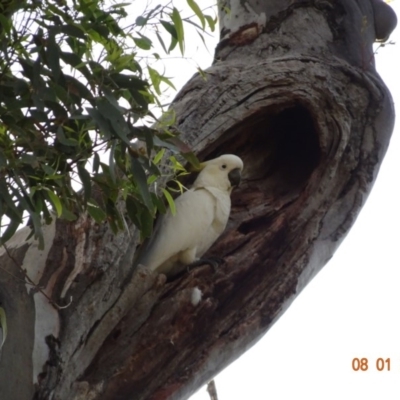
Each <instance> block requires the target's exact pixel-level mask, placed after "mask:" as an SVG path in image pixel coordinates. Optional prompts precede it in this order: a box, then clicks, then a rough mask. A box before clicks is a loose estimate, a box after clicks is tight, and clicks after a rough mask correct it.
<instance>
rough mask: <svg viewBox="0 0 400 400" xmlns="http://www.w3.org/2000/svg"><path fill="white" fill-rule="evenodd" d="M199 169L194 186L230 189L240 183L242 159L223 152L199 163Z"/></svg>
mask: <svg viewBox="0 0 400 400" xmlns="http://www.w3.org/2000/svg"><path fill="white" fill-rule="evenodd" d="M200 166H201V171H200V173H199V176H198V177H197V179H196V180H195V182H194V184H193V186H194V187H207V186H210V187H215V188H218V189H221V190H227V191H229V192H230V191H231V190H232V189H233V187H235V186H238V185H239V183H240V178H241V172H242V171H243V161H242V160H241V159H240V158H239V157H238V156H235V155H234V154H224V155H222V156H220V157H218V158H214V159H213V160H209V161H205V162H203V163H201V164H200Z"/></svg>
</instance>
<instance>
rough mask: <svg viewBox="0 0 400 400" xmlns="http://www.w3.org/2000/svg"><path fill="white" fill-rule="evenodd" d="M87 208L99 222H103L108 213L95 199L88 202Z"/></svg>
mask: <svg viewBox="0 0 400 400" xmlns="http://www.w3.org/2000/svg"><path fill="white" fill-rule="evenodd" d="M87 209H88V213H89V215H90V216H91V217H92V218H93V219H94V220H95V221H96V222H97V223H98V224H100V223H102V222H103V221H104V220H105V219H106V217H107V214H106V213H105V212H104V211H103V210H102V209H101V208H100V207H99V206H98V205H97V204H96V203H95V201H94V200H93V199H90V202H88V204H87Z"/></svg>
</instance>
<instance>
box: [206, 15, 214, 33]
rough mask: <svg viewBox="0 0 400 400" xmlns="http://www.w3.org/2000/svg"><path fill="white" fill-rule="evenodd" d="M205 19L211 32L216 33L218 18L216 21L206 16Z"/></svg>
mask: <svg viewBox="0 0 400 400" xmlns="http://www.w3.org/2000/svg"><path fill="white" fill-rule="evenodd" d="M204 17H205V19H206V20H207V22H208V26H209V27H210V29H211V32H214V31H215V26H216V24H217V19H216V18H215V19H214V18H213V17H211V16H210V15H205V16H204Z"/></svg>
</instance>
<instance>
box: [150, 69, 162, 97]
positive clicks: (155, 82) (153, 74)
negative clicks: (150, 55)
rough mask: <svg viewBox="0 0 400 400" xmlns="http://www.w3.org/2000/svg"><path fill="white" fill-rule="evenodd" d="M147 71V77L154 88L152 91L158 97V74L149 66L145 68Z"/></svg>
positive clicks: (159, 78) (159, 79)
mask: <svg viewBox="0 0 400 400" xmlns="http://www.w3.org/2000/svg"><path fill="white" fill-rule="evenodd" d="M147 69H148V70H149V76H150V80H151V83H152V84H153V86H154V90H155V91H156V93H157V94H158V95H159V96H160V95H161V90H160V83H161V77H160V74H159V73H158V72H157V71H156V70H155V69H153V68H151V67H150V66H147Z"/></svg>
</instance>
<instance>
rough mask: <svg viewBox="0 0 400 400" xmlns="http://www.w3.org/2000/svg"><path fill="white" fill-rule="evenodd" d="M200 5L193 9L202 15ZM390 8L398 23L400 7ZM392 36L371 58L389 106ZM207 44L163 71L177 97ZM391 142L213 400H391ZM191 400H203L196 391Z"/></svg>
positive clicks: (395, 294)
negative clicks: (292, 295)
mask: <svg viewBox="0 0 400 400" xmlns="http://www.w3.org/2000/svg"><path fill="white" fill-rule="evenodd" d="M185 3H186V1H185V0H178V1H176V0H175V2H174V4H176V5H177V7H179V6H180V5H182V6H184V5H185ZM209 3H213V1H210V0H199V1H198V4H199V5H201V6H202V7H205V6H206V4H209ZM391 5H392V7H393V8H394V9H395V10H396V12H397V14H398V15H400V1H397V0H396V1H393V2H392V3H391ZM399 32H400V27H399V28H398V29H397V31H395V33H394V34H393V35H392V36H391V40H392V41H394V42H396V43H397V44H395V45H387V46H385V47H384V48H381V49H380V50H379V53H378V55H377V57H376V63H377V68H378V71H379V73H380V74H381V76H382V78H383V79H384V81H385V82H386V84H387V85H388V87H389V88H390V90H391V92H392V95H393V98H394V102H395V105H397V104H398V103H399V101H400V83H399V80H400V75H399V71H400V69H399V61H400V48H399V46H400V43H399V42H400V40H399ZM215 36H216V37H215V38H214V39H212V40H210V41H209V45H208V46H209V50H210V52H209V53H207V51H205V50H204V48H203V45H202V43H201V41H200V40H198V38H197V35H196V36H193V41H192V39H190V41H189V42H190V46H191V47H190V46H189V45H187V52H186V55H185V56H186V57H189V58H190V57H193V60H192V61H185V60H171V61H168V62H167V64H166V65H167V76H169V77H171V78H173V79H172V80H173V82H174V84H175V85H176V86H177V89H179V88H180V87H181V86H182V85H183V84H184V83H185V82H186V81H187V80H188V79H189V78H190V77H191V76H192V75H193V73H194V72H196V69H195V67H196V63H198V64H199V65H200V66H201V67H202V68H203V69H205V68H207V67H208V66H209V65H210V63H211V61H212V55H213V52H214V47H215V44H216V43H217V39H218V38H217V36H218V33H216V35H215ZM160 72H161V71H160ZM399 133H400V132H399V128H398V124H397V127H396V128H395V131H394V133H393V136H392V141H391V144H390V147H389V150H388V153H387V155H386V158H385V160H384V162H383V164H382V167H381V171H380V173H379V177H378V179H377V181H376V184H375V186H374V188H373V191H372V193H371V195H370V197H369V199H368V201H367V203H366V205H365V206H364V208H363V210H362V212H361V214H360V216H359V218H358V220H357V222H356V224H355V225H354V226H353V228H352V230H351V231H350V233H349V235H348V236H347V238H346V239H345V241H344V242H343V244H342V245H341V247H340V248H339V250H338V251H337V252H336V254H335V256H334V257H333V258H332V260H331V261H330V262H329V264H327V265H326V266H325V267H324V268H323V270H322V271H321V272H320V273H319V274H318V275H317V277H316V278H314V280H313V281H312V282H311V283H310V284H309V285H308V286H307V288H306V289H305V290H304V291H303V292H302V293H301V294H300V295H299V297H298V298H297V299H296V300H295V301H294V303H293V304H292V306H291V307H290V308H289V309H288V310H287V311H286V313H285V314H284V315H283V317H281V319H280V320H279V321H278V322H277V323H276V324H275V325H274V326H273V327H272V328H271V329H270V331H269V332H268V333H267V334H266V335H265V336H264V337H263V339H262V340H260V341H259V343H257V345H255V346H254V347H253V348H252V349H251V350H249V351H248V352H247V353H245V354H244V355H243V356H242V357H241V358H240V359H239V360H238V361H236V362H235V363H233V364H232V365H231V366H229V367H228V368H227V369H225V370H224V371H223V372H221V373H220V374H219V375H218V376H217V377H216V385H217V391H218V396H219V400H239V399H240V400H243V399H246V400H247V399H251V400H265V399H273V400H286V399H291V398H297V397H300V398H307V400H320V399H321V398H322V399H324V400H330V399H332V400H333V399H335V400H336V399H343V400H347V399H385V400H392V399H393V400H394V399H396V400H398V399H399V398H400V385H399V382H400V312H399V308H400V274H399V269H400V255H399V251H398V250H399V248H400V235H399V232H398V231H399V228H398V227H399V226H400V207H399V205H400V180H399V173H400V138H399ZM397 246H399V247H397ZM355 357H358V358H362V357H366V358H368V360H369V369H368V371H366V372H354V371H353V370H352V366H351V365H352V360H353V358H355ZM377 358H383V359H387V358H390V362H391V370H390V371H389V372H388V371H381V372H379V371H377V369H376V367H375V363H376V359H377ZM191 400H209V396H208V394H207V393H206V391H205V388H203V389H201V390H200V391H199V392H198V393H197V394H196V395H194V396H193V397H192V398H191Z"/></svg>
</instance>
